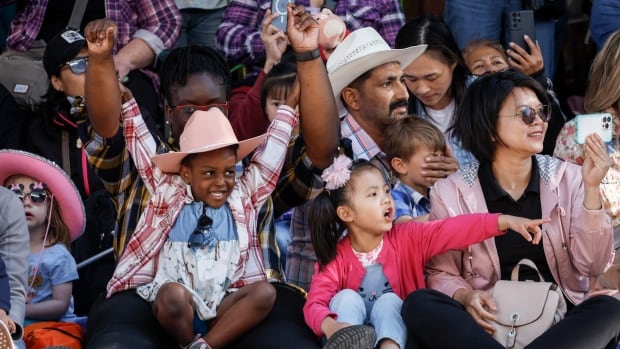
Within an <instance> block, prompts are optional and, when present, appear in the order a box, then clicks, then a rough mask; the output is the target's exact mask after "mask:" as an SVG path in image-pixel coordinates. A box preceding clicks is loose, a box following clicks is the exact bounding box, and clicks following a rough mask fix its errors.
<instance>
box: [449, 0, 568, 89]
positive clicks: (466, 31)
mask: <svg viewBox="0 0 620 349" xmlns="http://www.w3.org/2000/svg"><path fill="white" fill-rule="evenodd" d="M522 9H523V0H483V1H471V0H446V6H445V10H444V15H443V18H444V20H445V21H446V23H447V24H448V27H450V31H451V32H452V35H453V36H454V40H456V43H457V44H458V46H459V49H461V50H462V49H463V48H465V45H467V43H468V42H470V41H472V40H475V39H490V40H495V41H498V42H501V43H502V45H504V47H506V44H507V42H508V40H509V31H508V30H507V29H508V27H507V20H506V19H507V18H508V17H507V16H508V14H509V13H510V12H511V11H519V10H522ZM472 19H475V20H472ZM535 26H536V40H537V41H538V43H539V44H540V47H541V50H542V55H543V60H544V62H545V68H544V69H545V75H546V76H547V77H548V78H550V79H553V73H554V72H555V65H556V47H555V46H556V45H555V21H553V20H541V19H536V22H535ZM503 29H504V30H503ZM502 33H504V34H505V36H504V38H503V40H502V37H501V35H502Z"/></svg>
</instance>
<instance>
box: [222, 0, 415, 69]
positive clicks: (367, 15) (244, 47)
mask: <svg viewBox="0 0 620 349" xmlns="http://www.w3.org/2000/svg"><path fill="white" fill-rule="evenodd" d="M295 3H296V4H297V5H303V6H305V7H309V6H310V1H309V0H296V1H295ZM270 8H271V0H232V2H231V3H230V4H229V5H228V8H227V9H226V13H225V14H224V18H222V23H221V24H220V26H219V28H218V30H217V33H216V35H217V48H218V50H220V51H221V52H223V53H224V55H225V56H226V58H228V59H230V60H232V61H235V62H240V63H243V64H245V65H247V66H248V68H249V69H250V71H249V72H248V74H249V75H251V76H255V75H257V74H258V71H259V70H260V69H261V68H262V66H260V65H261V63H260V62H263V61H264V59H265V47H264V46H263V42H262V40H261V38H260V28H261V23H262V22H263V17H264V14H265V11H266V10H267V9H270ZM333 12H334V13H335V14H337V15H338V16H340V18H342V19H343V20H344V22H345V23H346V25H347V28H348V29H349V30H351V31H353V30H355V29H359V28H364V27H373V28H375V29H376V30H377V31H378V32H379V34H381V36H382V37H383V38H384V39H385V41H387V42H388V44H390V46H391V47H394V40H395V39H396V34H398V31H399V30H400V28H401V27H402V26H403V25H404V24H405V16H404V15H403V11H402V9H401V8H400V3H399V1H398V0H339V1H338V2H337V5H336V8H335V9H334V10H333Z"/></svg>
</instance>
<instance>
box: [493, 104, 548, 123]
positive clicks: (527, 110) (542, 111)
mask: <svg viewBox="0 0 620 349" xmlns="http://www.w3.org/2000/svg"><path fill="white" fill-rule="evenodd" d="M536 115H538V117H539V118H540V119H541V120H542V121H543V122H548V121H549V120H551V108H549V106H548V105H543V106H541V107H540V108H538V109H534V108H532V107H523V109H521V110H519V111H518V112H516V113H515V114H512V115H502V117H509V116H513V117H514V116H520V117H521V120H523V122H524V123H525V124H526V125H531V124H532V123H533V122H534V120H536Z"/></svg>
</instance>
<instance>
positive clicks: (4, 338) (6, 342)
mask: <svg viewBox="0 0 620 349" xmlns="http://www.w3.org/2000/svg"><path fill="white" fill-rule="evenodd" d="M14 348H15V347H14V346H13V338H11V331H9V327H8V326H7V325H6V324H5V323H4V322H2V321H0V349H14Z"/></svg>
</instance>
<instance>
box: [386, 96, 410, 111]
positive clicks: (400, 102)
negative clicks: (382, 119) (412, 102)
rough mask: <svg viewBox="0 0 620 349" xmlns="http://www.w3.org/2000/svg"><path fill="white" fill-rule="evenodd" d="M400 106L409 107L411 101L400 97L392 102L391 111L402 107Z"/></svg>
mask: <svg viewBox="0 0 620 349" xmlns="http://www.w3.org/2000/svg"><path fill="white" fill-rule="evenodd" d="M400 107H405V108H408V107H409V101H407V100H406V99H399V100H397V101H395V102H392V103H390V112H391V111H393V110H394V109H396V108H400Z"/></svg>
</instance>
